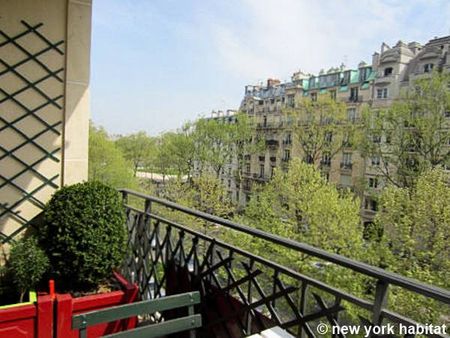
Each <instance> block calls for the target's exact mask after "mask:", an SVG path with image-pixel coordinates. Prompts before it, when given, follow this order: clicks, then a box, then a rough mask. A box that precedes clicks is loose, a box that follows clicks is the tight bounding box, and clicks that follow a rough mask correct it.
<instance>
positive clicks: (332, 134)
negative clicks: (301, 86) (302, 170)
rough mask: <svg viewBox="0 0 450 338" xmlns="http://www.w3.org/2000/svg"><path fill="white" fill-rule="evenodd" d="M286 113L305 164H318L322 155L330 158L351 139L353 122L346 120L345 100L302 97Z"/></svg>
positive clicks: (348, 143)
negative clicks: (295, 105) (303, 98)
mask: <svg viewBox="0 0 450 338" xmlns="http://www.w3.org/2000/svg"><path fill="white" fill-rule="evenodd" d="M285 115H286V119H287V122H288V126H289V125H290V126H291V129H292V131H293V132H294V137H295V138H296V139H297V140H298V144H299V145H300V147H301V150H302V152H303V155H304V159H305V162H307V163H310V164H315V165H319V164H320V160H321V159H322V157H324V156H327V157H328V158H329V159H330V160H331V159H332V158H333V157H334V156H335V155H336V154H337V153H338V152H339V151H340V150H342V148H343V147H344V146H345V145H351V143H352V141H353V137H354V131H355V124H353V123H352V121H348V119H347V108H346V105H345V103H343V102H336V101H335V100H333V99H332V98H330V97H328V96H324V95H320V96H319V97H318V98H317V101H312V100H301V101H300V102H299V104H298V107H297V108H295V109H290V110H287V111H286V112H285Z"/></svg>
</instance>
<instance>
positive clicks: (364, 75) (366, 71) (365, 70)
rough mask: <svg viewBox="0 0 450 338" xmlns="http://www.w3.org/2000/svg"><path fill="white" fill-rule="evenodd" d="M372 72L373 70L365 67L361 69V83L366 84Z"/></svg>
mask: <svg viewBox="0 0 450 338" xmlns="http://www.w3.org/2000/svg"><path fill="white" fill-rule="evenodd" d="M371 71H372V68H370V67H365V68H360V69H359V82H364V81H366V80H367V78H368V77H369V75H370V72H371Z"/></svg>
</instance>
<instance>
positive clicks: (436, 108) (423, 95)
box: [360, 73, 450, 187]
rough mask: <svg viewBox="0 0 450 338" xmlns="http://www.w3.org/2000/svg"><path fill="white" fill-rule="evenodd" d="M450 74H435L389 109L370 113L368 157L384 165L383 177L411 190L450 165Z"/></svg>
mask: <svg viewBox="0 0 450 338" xmlns="http://www.w3.org/2000/svg"><path fill="white" fill-rule="evenodd" d="M449 83H450V74H448V73H445V74H444V73H434V74H433V75H432V76H431V77H427V78H421V79H419V80H416V81H415V82H414V85H413V86H411V87H410V88H408V89H407V90H406V91H405V93H404V94H403V96H402V98H401V99H400V100H399V101H396V102H394V103H393V104H392V106H391V107H389V108H387V109H378V108H372V109H366V110H365V112H364V113H363V129H362V134H361V138H360V145H361V150H362V154H363V155H364V156H365V157H372V158H373V157H376V158H378V159H379V160H380V166H379V167H378V171H379V173H380V174H381V175H382V176H384V177H385V179H386V181H387V182H389V183H391V184H394V185H396V186H399V187H411V186H413V185H414V182H415V181H416V179H417V177H419V176H420V174H421V173H423V172H424V171H426V170H428V169H430V168H435V167H438V166H450V151H449V148H448V144H449V142H450V132H449V126H450V121H449V120H450V119H449V117H450V91H449V89H448V86H449Z"/></svg>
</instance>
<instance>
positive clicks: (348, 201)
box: [231, 159, 365, 292]
mask: <svg viewBox="0 0 450 338" xmlns="http://www.w3.org/2000/svg"><path fill="white" fill-rule="evenodd" d="M239 221H240V222H242V223H244V224H248V225H250V226H253V227H255V228H258V229H261V230H264V231H267V232H270V233H274V234H277V235H279V236H282V237H285V238H290V239H292V240H295V241H299V242H303V243H307V244H310V245H313V246H315V247H318V248H322V249H324V250H327V251H329V252H334V253H337V254H341V255H344V256H347V257H350V258H354V259H359V260H364V254H365V248H364V241H363V237H362V234H363V229H362V226H361V223H360V219H359V202H358V200H357V199H354V198H353V197H352V196H351V194H350V193H346V192H339V191H338V190H337V189H336V188H335V186H333V185H331V184H329V183H328V182H327V181H326V180H325V179H324V178H323V177H322V176H321V174H320V172H319V171H317V170H316V169H315V168H314V167H313V166H312V165H309V164H306V163H304V162H302V161H300V160H299V159H294V160H292V161H291V162H290V165H289V170H288V171H287V172H284V171H281V170H276V171H275V175H274V177H273V179H272V180H271V181H270V182H269V183H267V184H265V185H263V186H261V187H260V190H259V191H257V192H256V193H255V196H254V197H253V198H252V199H251V201H250V203H249V205H248V206H247V208H246V210H245V214H244V216H243V217H242V218H241V219H239ZM231 236H232V235H231ZM231 240H232V241H234V242H237V243H239V244H240V245H242V247H250V248H249V249H250V250H251V251H252V252H254V253H256V254H260V255H262V256H266V257H270V258H271V259H272V258H274V257H276V260H277V261H278V262H279V263H281V264H283V265H285V266H288V267H290V268H292V269H294V270H296V271H301V272H302V273H307V274H311V275H313V276H315V277H317V278H319V279H325V281H327V282H329V283H331V284H334V285H336V286H340V287H343V288H345V289H347V290H349V289H350V290H351V291H353V292H358V291H359V292H363V290H364V287H365V284H364V282H363V281H361V278H362V277H361V276H358V275H357V274H353V273H351V271H349V270H348V269H347V270H344V269H342V268H339V267H337V266H335V265H327V263H324V262H321V261H320V260H319V259H315V258H312V257H311V256H308V255H305V254H300V253H298V252H296V251H294V250H289V249H286V248H284V247H281V246H279V245H270V244H268V243H267V242H266V241H262V240H259V239H256V238H254V237H244V236H242V235H239V237H235V238H233V237H231ZM323 266H324V267H323Z"/></svg>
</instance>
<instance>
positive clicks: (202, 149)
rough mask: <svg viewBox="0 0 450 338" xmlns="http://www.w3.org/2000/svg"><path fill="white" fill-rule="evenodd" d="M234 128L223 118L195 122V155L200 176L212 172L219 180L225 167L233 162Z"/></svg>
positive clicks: (203, 119)
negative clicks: (208, 171)
mask: <svg viewBox="0 0 450 338" xmlns="http://www.w3.org/2000/svg"><path fill="white" fill-rule="evenodd" d="M233 128H234V126H233V125H232V124H231V123H227V121H226V120H224V119H221V118H202V119H199V120H197V121H196V122H195V132H194V144H195V155H196V160H197V165H198V169H199V171H200V175H201V174H202V173H203V172H204V171H205V170H206V171H207V170H212V171H213V172H214V173H215V175H216V177H217V178H219V176H220V172H221V171H222V169H223V168H224V166H225V165H226V164H227V163H230V162H231V158H232V155H233V148H232V144H233V134H234V133H233Z"/></svg>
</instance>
